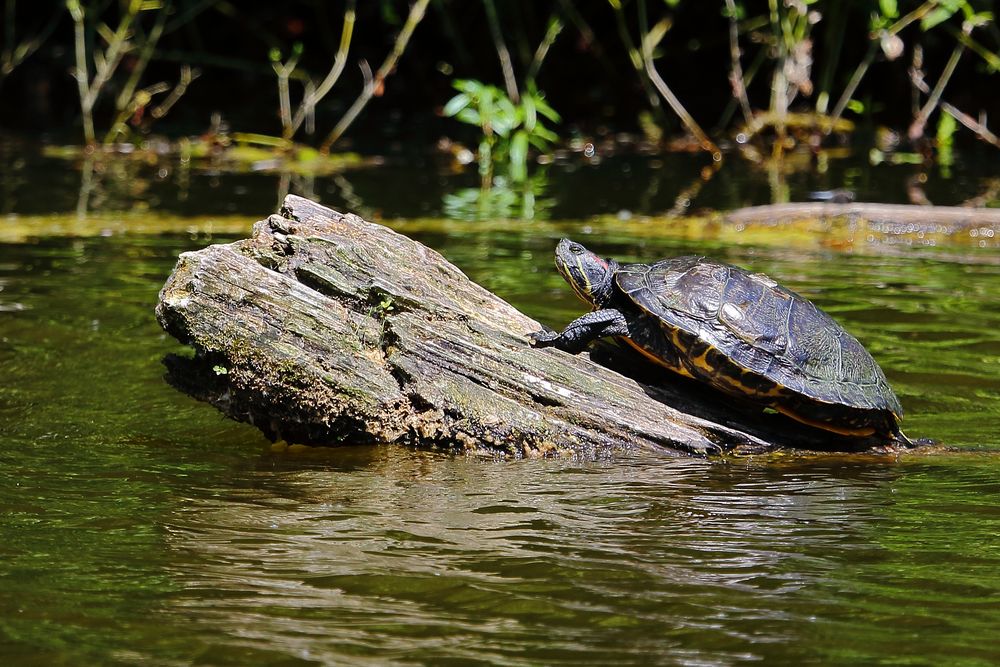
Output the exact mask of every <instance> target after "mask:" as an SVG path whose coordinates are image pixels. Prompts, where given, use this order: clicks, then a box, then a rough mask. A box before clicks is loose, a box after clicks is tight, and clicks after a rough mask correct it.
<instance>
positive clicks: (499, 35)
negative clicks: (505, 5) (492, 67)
mask: <svg viewBox="0 0 1000 667" xmlns="http://www.w3.org/2000/svg"><path fill="white" fill-rule="evenodd" d="M483 5H484V6H485V7H486V19H487V21H488V23H489V24H490V34H492V35H493V44H494V46H495V47H496V50H497V55H498V56H499V57H500V69H502V70H503V81H504V85H505V86H506V88H507V97H509V98H510V100H511V102H513V103H514V104H518V103H519V102H520V101H521V98H520V95H518V92H517V79H515V78H514V63H512V62H511V59H510V52H509V51H508V50H507V44H506V43H505V42H504V39H503V32H502V31H501V30H500V19H499V17H497V8H496V5H495V4H494V3H493V0H483Z"/></svg>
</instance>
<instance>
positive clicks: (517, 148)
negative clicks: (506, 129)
mask: <svg viewBox="0 0 1000 667" xmlns="http://www.w3.org/2000/svg"><path fill="white" fill-rule="evenodd" d="M510 177H511V179H512V180H514V181H516V182H518V183H520V182H521V181H523V180H524V179H525V178H527V177H528V133H527V132H525V131H524V130H518V131H517V132H515V133H514V138H513V139H511V141H510Z"/></svg>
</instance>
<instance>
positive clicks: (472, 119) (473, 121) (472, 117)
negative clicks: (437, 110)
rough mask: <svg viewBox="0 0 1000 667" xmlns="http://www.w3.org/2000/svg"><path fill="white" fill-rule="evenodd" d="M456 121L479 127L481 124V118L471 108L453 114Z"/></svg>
mask: <svg viewBox="0 0 1000 667" xmlns="http://www.w3.org/2000/svg"><path fill="white" fill-rule="evenodd" d="M455 118H456V120H460V121H461V122H463V123H468V124H469V125H476V126H478V125H481V124H482V122H483V119H482V117H481V116H480V115H479V112H478V111H476V110H475V109H473V108H471V107H466V108H465V109H462V110H461V111H459V112H458V113H456V114H455Z"/></svg>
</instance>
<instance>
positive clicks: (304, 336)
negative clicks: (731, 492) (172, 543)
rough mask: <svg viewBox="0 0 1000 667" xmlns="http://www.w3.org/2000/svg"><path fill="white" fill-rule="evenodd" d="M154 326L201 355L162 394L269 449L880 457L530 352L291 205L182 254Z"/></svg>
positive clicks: (672, 384)
mask: <svg viewBox="0 0 1000 667" xmlns="http://www.w3.org/2000/svg"><path fill="white" fill-rule="evenodd" d="M156 314H157V318H158V319H159V321H160V323H161V324H162V326H163V327H164V329H165V330H166V331H168V332H169V333H170V334H171V335H173V336H174V337H176V338H177V339H178V340H180V341H182V342H184V343H187V344H190V345H191V346H193V347H194V349H195V355H194V356H193V357H190V358H189V357H183V356H179V355H172V356H170V357H168V358H167V360H166V364H167V366H168V380H169V381H171V382H172V383H173V384H174V385H175V386H177V387H178V388H180V389H182V390H183V391H185V392H187V393H189V394H191V395H192V396H194V397H196V398H199V399H201V400H204V401H208V402H209V403H211V404H212V405H214V406H216V407H217V408H218V409H219V410H221V411H222V412H223V413H225V414H226V415H227V416H229V417H231V418H233V419H236V420H239V421H244V422H248V423H250V424H253V425H255V426H257V427H258V428H260V429H261V430H262V431H263V432H264V433H265V434H266V435H267V436H268V437H270V438H272V439H278V438H282V439H285V440H288V441H290V442H297V443H304V444H336V443H340V442H352V443H359V442H373V443H374V442H398V443H406V444H410V445H414V446H422V447H443V448H448V449H452V450H466V451H474V452H487V453H493V454H501V455H505V456H515V457H520V456H538V455H548V454H554V453H560V452H573V453H576V454H578V455H581V456H586V457H600V456H605V455H608V454H611V453H614V452H621V451H628V450H633V449H636V448H646V447H655V448H660V449H664V450H668V451H671V452H676V453H678V454H690V455H702V456H704V455H710V454H719V453H725V452H736V453H754V452H766V451H771V450H774V449H778V448H782V447H792V446H797V447H806V448H824V447H827V448H828V447H834V448H836V449H839V450H855V451H858V450H865V449H871V448H874V447H877V446H878V443H874V442H864V441H853V440H839V441H830V440H829V439H828V438H827V436H824V435H823V434H819V433H817V432H815V431H814V430H813V429H809V428H807V427H800V426H797V425H795V424H791V423H789V422H788V420H785V419H784V418H781V417H777V416H774V415H766V414H762V413H761V412H760V410H759V409H757V408H753V407H752V406H740V405H737V404H734V402H733V401H732V400H731V399H720V397H719V396H718V395H716V394H714V393H712V392H711V391H708V390H705V389H703V388H701V387H700V386H699V385H696V384H694V383H693V382H690V381H685V380H683V379H680V378H676V379H667V380H666V382H664V378H663V377H662V375H663V374H662V373H656V372H655V371H654V372H652V373H650V370H649V368H648V365H646V364H642V363H637V362H636V360H635V358H634V357H633V356H632V354H631V353H629V352H627V351H625V350H622V349H619V348H618V347H617V346H614V345H602V346H598V347H597V348H595V349H594V350H593V351H591V352H589V353H585V354H580V355H575V356H574V355H570V354H567V353H565V352H562V351H559V350H555V349H534V348H532V347H530V346H529V343H528V338H527V334H529V333H531V332H533V331H537V330H539V329H540V328H542V327H541V325H540V324H539V323H538V322H536V321H534V320H532V319H531V318H529V317H527V316H525V315H524V314H522V313H520V312H519V311H518V310H516V309H515V308H514V307H512V306H511V305H509V304H508V303H506V302H504V301H503V300H502V299H500V298H499V297H497V296H495V295H493V294H491V293H490V292H488V291H487V290H485V289H483V288H482V287H480V286H479V285H477V284H475V283H473V282H472V281H470V280H469V279H468V278H467V277H466V276H465V275H464V274H463V273H462V272H461V271H460V270H459V269H458V268H456V267H455V266H453V265H452V264H450V263H449V262H448V261H446V260H445V259H444V258H443V257H441V255H439V254H438V253H437V252H435V251H433V250H431V249H429V248H427V247H425V246H423V245H421V244H419V243H417V242H415V241H413V240H411V239H409V238H407V237H405V236H402V235H400V234H397V233H396V232H393V231H392V230H390V229H388V228H386V227H382V226H380V225H376V224H373V223H369V222H366V221H365V220H362V219H361V218H359V217H357V216H355V215H351V214H341V213H338V212H336V211H333V210H331V209H328V208H325V207H323V206H320V205H318V204H316V203H314V202H311V201H309V200H307V199H303V198H301V197H296V196H289V197H287V198H286V200H285V203H284V205H283V207H282V209H281V212H280V214H276V215H272V216H270V217H269V218H267V219H266V220H262V221H260V222H258V223H257V224H256V225H255V226H254V230H253V235H252V237H251V238H249V239H246V240H243V241H239V242H236V243H233V244H229V245H215V246H211V247H208V248H205V249H203V250H200V251H197V252H189V253H184V254H182V255H181V257H180V259H179V261H178V263H177V266H176V268H175V269H174V272H173V274H172V275H171V276H170V278H169V279H168V281H167V283H166V284H165V286H164V287H163V289H162V291H161V293H160V302H159V305H158V306H157V309H156ZM654 381H655V382H658V383H659V384H654ZM830 437H834V436H830ZM825 438H826V439H825Z"/></svg>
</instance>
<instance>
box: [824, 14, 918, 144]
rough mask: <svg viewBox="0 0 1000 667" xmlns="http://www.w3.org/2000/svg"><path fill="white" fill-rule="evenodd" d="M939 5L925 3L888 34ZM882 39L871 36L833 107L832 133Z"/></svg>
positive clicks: (896, 31) (889, 30) (900, 28)
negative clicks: (862, 55) (859, 61)
mask: <svg viewBox="0 0 1000 667" xmlns="http://www.w3.org/2000/svg"><path fill="white" fill-rule="evenodd" d="M937 4H938V0H929V1H928V2H925V3H924V4H922V5H920V6H919V7H917V8H916V9H914V10H913V11H912V12H910V13H909V14H907V15H906V16H904V17H902V18H901V19H899V20H898V21H896V22H895V23H893V24H892V25H891V26H890V27H889V28H888V29H887V30H886V34H888V35H896V34H898V33H899V31H901V30H902V29H903V28H905V27H906V26H908V25H910V24H911V23H913V22H914V21H918V20H920V19H921V18H923V17H924V15H925V14H927V13H928V12H929V11H931V10H932V9H934V7H936V6H937ZM880 39H881V35H878V34H872V35H871V43H870V44H869V45H868V51H867V52H866V53H865V57H864V58H862V59H861V63H860V64H859V65H858V67H857V69H855V70H854V74H852V75H851V79H850V81H848V82H847V87H846V88H844V92H843V93H841V95H840V99H838V100H837V104H836V105H835V106H834V107H833V113H832V114H830V125H829V127H830V128H831V129H830V131H832V128H833V126H834V125H836V124H837V121H838V120H840V117H841V115H843V113H844V109H846V108H847V103H848V102H850V101H851V98H852V97H853V96H854V91H855V90H857V88H858V85H859V84H860V83H861V79H863V78H864V76H865V74H866V73H867V72H868V67H869V66H870V65H871V64H872V61H874V60H875V55H876V54H877V53H878V48H879V40H880Z"/></svg>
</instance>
